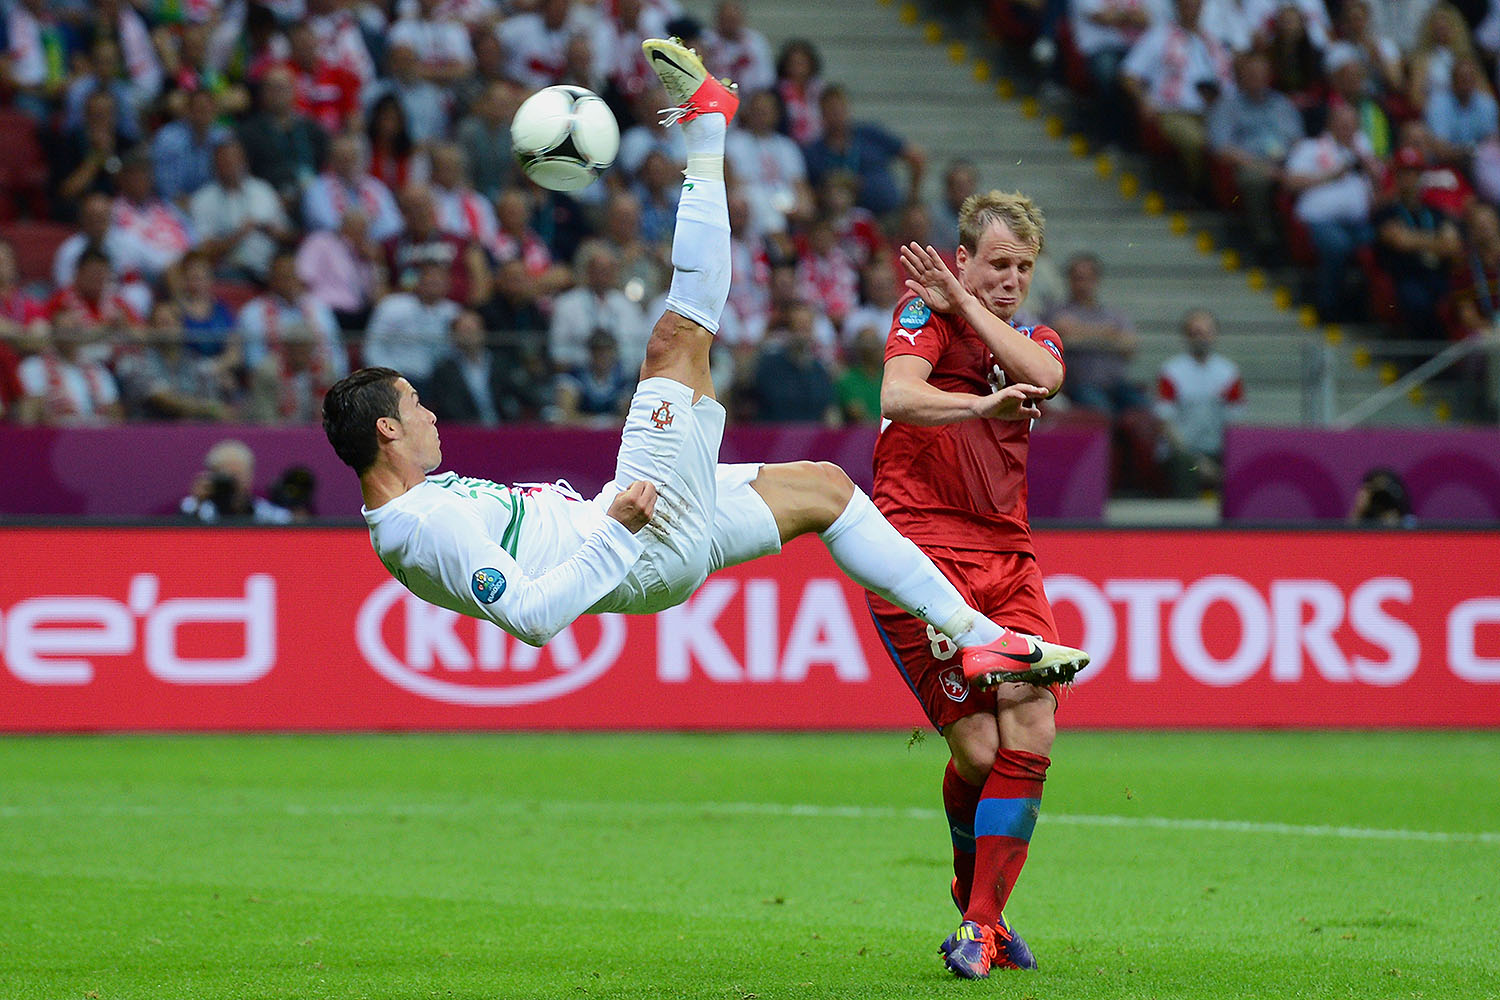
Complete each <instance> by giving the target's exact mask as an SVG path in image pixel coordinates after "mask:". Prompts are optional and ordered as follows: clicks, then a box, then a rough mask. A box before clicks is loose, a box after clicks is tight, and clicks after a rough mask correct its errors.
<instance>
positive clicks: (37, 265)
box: [0, 219, 73, 284]
mask: <svg viewBox="0 0 1500 1000" xmlns="http://www.w3.org/2000/svg"><path fill="white" fill-rule="evenodd" d="M71 235H73V227H72V226H67V225H64V224H63V223H61V222H43V221H34V220H29V219H28V220H17V221H13V222H6V223H3V224H0V237H3V238H4V239H6V240H8V241H9V242H10V244H11V246H13V247H15V248H16V269H17V270H19V271H20V272H21V281H22V282H23V283H24V284H34V283H47V282H50V281H51V280H52V261H53V258H55V257H56V256H57V248H58V247H59V246H61V245H62V242H63V241H64V240H66V239H67V238H68V237H69V236H71Z"/></svg>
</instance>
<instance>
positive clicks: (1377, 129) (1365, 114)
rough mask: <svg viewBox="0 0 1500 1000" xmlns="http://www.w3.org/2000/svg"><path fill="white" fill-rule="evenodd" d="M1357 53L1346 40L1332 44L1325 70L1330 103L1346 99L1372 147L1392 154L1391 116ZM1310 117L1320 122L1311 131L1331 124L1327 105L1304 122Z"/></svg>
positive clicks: (1379, 153)
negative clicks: (1387, 112)
mask: <svg viewBox="0 0 1500 1000" xmlns="http://www.w3.org/2000/svg"><path fill="white" fill-rule="evenodd" d="M1357 55H1358V54H1357V53H1356V51H1355V50H1354V48H1353V46H1351V45H1348V44H1347V43H1345V42H1334V43H1333V44H1332V45H1330V46H1328V54H1327V55H1326V56H1325V57H1324V70H1325V72H1326V73H1327V74H1328V87H1329V103H1328V107H1332V106H1333V105H1334V104H1338V103H1340V102H1342V103H1344V104H1347V105H1349V106H1350V107H1351V108H1353V109H1354V111H1355V114H1356V116H1357V117H1358V120H1359V130H1360V132H1362V133H1364V136H1365V138H1367V139H1369V140H1370V151H1371V152H1372V153H1374V155H1375V156H1376V157H1377V158H1378V159H1382V160H1383V159H1385V158H1386V157H1387V156H1390V155H1391V150H1392V149H1393V148H1394V146H1393V144H1392V141H1391V120H1390V116H1389V115H1387V114H1386V112H1385V106H1384V105H1383V103H1382V102H1381V99H1380V98H1379V97H1378V96H1377V95H1376V93H1375V89H1374V87H1373V86H1371V83H1370V76H1369V74H1368V73H1367V72H1366V70H1365V64H1364V63H1363V62H1362V61H1361V60H1360V59H1359V58H1358V57H1357ZM1309 117H1313V118H1318V119H1319V120H1318V124H1317V126H1316V127H1315V128H1314V129H1312V130H1310V131H1313V132H1317V131H1321V130H1322V129H1324V128H1327V126H1328V114H1327V108H1322V109H1318V113H1315V114H1314V115H1311V116H1304V119H1303V120H1304V122H1306V121H1307V119H1308V118H1309Z"/></svg>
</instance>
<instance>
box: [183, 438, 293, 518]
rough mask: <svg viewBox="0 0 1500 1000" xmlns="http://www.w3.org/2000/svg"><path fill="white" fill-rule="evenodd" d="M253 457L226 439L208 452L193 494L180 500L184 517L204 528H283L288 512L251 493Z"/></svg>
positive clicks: (240, 444)
mask: <svg viewBox="0 0 1500 1000" xmlns="http://www.w3.org/2000/svg"><path fill="white" fill-rule="evenodd" d="M254 487H255V453H254V452H252V451H251V450H250V446H249V445H247V444H245V442H243V441H238V440H235V439H233V438H227V439H225V440H223V441H220V442H218V443H217V444H215V445H214V446H213V447H212V448H210V449H208V454H207V455H205V456H204V458H203V468H202V469H201V470H200V471H199V472H198V474H197V476H196V477H194V479H193V490H192V492H191V493H189V494H188V495H187V496H185V497H183V498H182V503H181V504H180V505H179V509H180V510H181V511H182V513H183V514H184V515H186V516H187V517H189V518H192V519H193V520H195V521H201V522H203V523H204V524H223V523H236V522H238V523H245V522H254V523H256V524H287V523H289V522H290V521H291V520H292V512H291V511H289V510H287V509H286V508H285V507H278V506H277V505H276V504H274V503H272V502H271V501H269V500H266V499H265V498H263V497H258V496H256V495H255V492H254Z"/></svg>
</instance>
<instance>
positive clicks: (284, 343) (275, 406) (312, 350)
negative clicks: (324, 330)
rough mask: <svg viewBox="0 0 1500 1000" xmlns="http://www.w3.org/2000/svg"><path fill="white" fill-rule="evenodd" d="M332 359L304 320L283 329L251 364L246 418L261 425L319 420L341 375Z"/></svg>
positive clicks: (303, 422)
mask: <svg viewBox="0 0 1500 1000" xmlns="http://www.w3.org/2000/svg"><path fill="white" fill-rule="evenodd" d="M329 360H330V359H329V356H328V352H327V351H326V349H325V348H324V347H323V346H322V338H320V337H319V335H318V334H317V333H316V332H314V331H313V330H311V329H309V328H308V327H306V326H304V325H303V324H301V323H293V324H292V325H290V326H288V327H286V328H284V329H282V330H280V331H279V336H277V337H276V338H275V339H273V340H270V341H268V342H267V344H266V351H265V354H264V355H263V356H262V357H261V359H260V361H259V362H258V363H256V364H254V365H252V366H251V367H250V371H249V392H248V393H247V394H246V399H245V418H246V419H247V420H250V421H252V422H254V423H261V424H310V423H317V422H318V421H319V420H321V419H322V413H323V396H324V394H325V393H327V392H328V387H329V386H331V385H333V383H334V382H336V381H337V380H338V379H339V377H340V376H339V375H337V374H335V373H334V371H333V368H332V366H331V365H330V364H329ZM341 370H342V371H347V368H346V367H344V366H341Z"/></svg>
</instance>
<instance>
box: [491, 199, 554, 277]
mask: <svg viewBox="0 0 1500 1000" xmlns="http://www.w3.org/2000/svg"><path fill="white" fill-rule="evenodd" d="M530 216H531V203H530V201H528V200H527V195H526V193H525V192H524V191H523V190H522V189H520V188H511V189H510V190H508V191H503V192H501V194H500V197H498V198H496V199H495V218H496V219H497V220H498V221H499V223H500V235H499V237H498V238H497V240H496V243H495V247H494V251H493V252H494V254H495V257H496V258H497V259H498V260H500V261H502V262H504V261H509V260H519V261H520V262H521V263H522V264H523V265H525V268H526V275H527V278H528V279H529V290H530V293H531V295H532V296H533V297H534V298H536V299H540V300H543V301H545V300H548V299H550V298H551V296H553V295H554V294H556V293H557V292H559V291H561V290H562V289H564V288H567V287H568V286H569V285H571V284H572V283H573V272H572V271H570V270H568V267H567V265H566V264H563V263H561V262H560V261H557V260H554V259H553V256H552V251H551V250H550V249H548V247H547V244H546V243H545V242H543V240H542V238H541V236H540V235H538V234H537V231H536V230H535V229H533V228H532V226H531V222H530Z"/></svg>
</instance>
